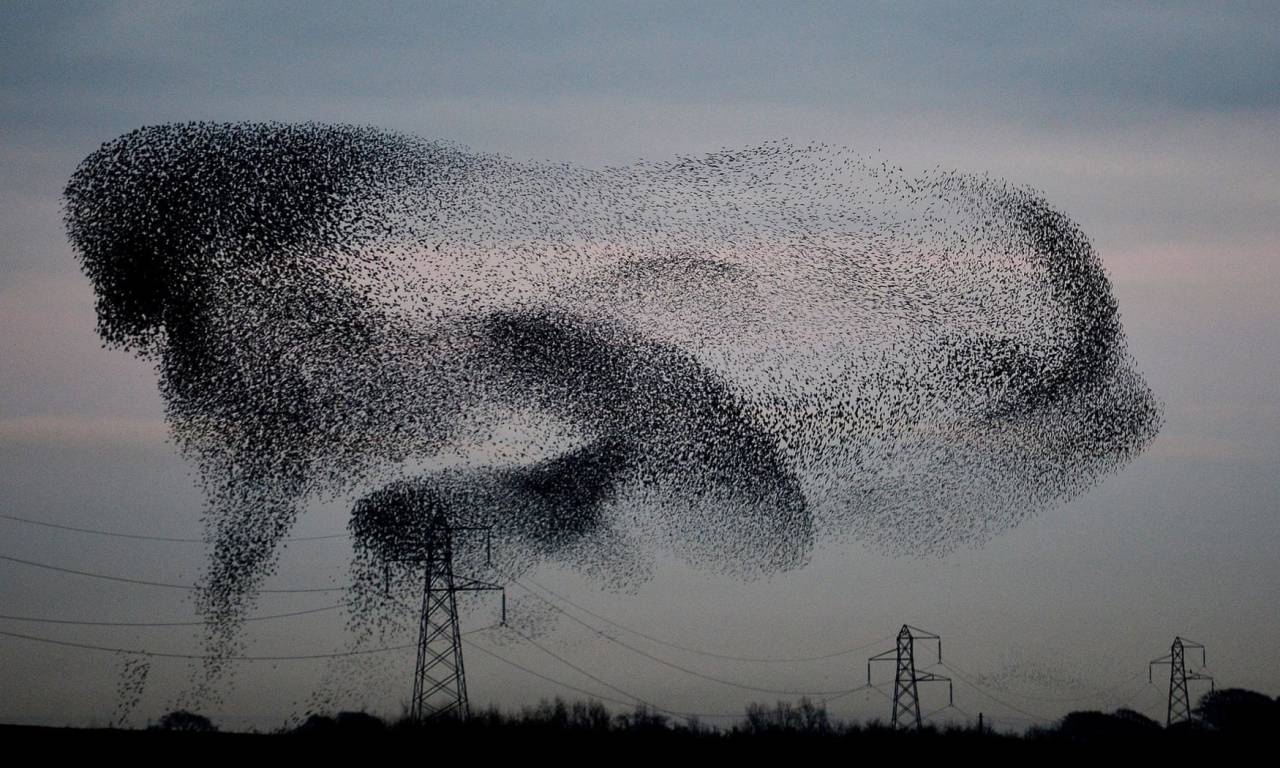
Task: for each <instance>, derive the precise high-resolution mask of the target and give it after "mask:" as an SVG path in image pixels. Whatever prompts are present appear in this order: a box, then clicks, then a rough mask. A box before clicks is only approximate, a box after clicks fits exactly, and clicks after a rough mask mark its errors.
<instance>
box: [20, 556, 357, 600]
mask: <svg viewBox="0 0 1280 768" xmlns="http://www.w3.org/2000/svg"><path fill="white" fill-rule="evenodd" d="M0 560H5V561H8V562H10V563H18V564H20V565H26V566H30V567H32V568H43V569H45V570H48V571H57V572H58V573H69V574H73V575H75V576H86V577H88V578H91V579H103V580H105V581H117V582H121V583H124V584H138V585H141V586H145V587H162V588H164V589H181V590H185V591H188V592H194V591H196V590H197V588H196V587H194V586H192V585H190V584H173V583H171V582H164V581H146V580H144V579H129V578H125V577H123V576H108V575H107V574H103V573H92V572H90V571H78V570H76V569H74V568H63V567H61V566H57V565H49V564H48V563H38V562H35V561H34V560H23V559H21V558H17V557H9V556H8V555H0ZM345 589H346V588H345V587H316V588H312V589H260V590H258V592H259V593H264V594H303V593H314V592H342V591H344V590H345Z"/></svg>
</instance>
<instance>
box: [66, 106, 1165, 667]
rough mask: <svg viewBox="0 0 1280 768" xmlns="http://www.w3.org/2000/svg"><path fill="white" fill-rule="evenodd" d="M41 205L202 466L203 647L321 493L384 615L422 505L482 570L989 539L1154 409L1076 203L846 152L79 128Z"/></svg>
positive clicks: (353, 132) (1144, 425) (224, 649)
mask: <svg viewBox="0 0 1280 768" xmlns="http://www.w3.org/2000/svg"><path fill="white" fill-rule="evenodd" d="M65 209H66V222H67V230H68V233H69V237H70V239H71V242H72V243H73V245H74V247H75V248H76V250H77V252H78V255H79V258H80V263H81V266H82V268H83V271H84V273H85V275H86V276H87V277H88V279H89V280H90V281H91V282H92V285H93V288H94V290H95V292H96V299H97V314H98V332H99V334H100V335H101V337H102V338H103V340H104V341H105V342H107V343H108V344H111V345H115V346H118V347H121V348H124V349H126V350H130V351H132V352H135V353H137V354H139V355H142V356H144V357H146V358H147V359H150V360H153V361H154V362H155V364H156V369H157V372H158V377H159V386H160V389H161V392H162V394H163V396H164V399H165V403H166V405H167V417H168V420H169V423H170V425H171V427H172V431H173V435H174V438H175V440H176V443H177V445H178V447H179V449H180V450H181V451H182V452H183V454H184V455H185V456H187V457H189V458H190V459H191V460H192V461H193V463H194V464H195V465H196V466H197V467H198V468H199V475H200V478H201V482H202V485H203V489H204V491H205V493H206V496H207V500H208V504H207V510H206V516H205V522H206V527H207V531H208V534H207V536H208V540H209V543H210V563H209V567H208V572H207V575H206V577H205V578H204V580H203V581H202V585H201V586H202V589H201V592H200V594H201V600H200V603H201V604H200V608H201V610H202V612H203V613H204V615H205V616H206V618H208V619H209V620H210V622H211V624H212V626H213V627H214V629H213V630H212V632H211V640H210V647H211V648H212V649H214V650H215V651H216V652H215V653H214V655H215V656H216V655H217V653H229V652H230V651H231V650H232V649H234V648H235V647H236V643H237V642H238V641H237V637H238V627H239V623H240V619H241V618H243V616H244V614H245V611H246V609H247V607H248V606H250V605H251V604H252V603H253V598H254V595H255V594H256V593H257V590H259V589H260V588H261V586H262V583H263V580H264V579H265V578H266V576H267V575H269V574H270V573H271V572H272V570H273V568H274V567H275V563H276V556H277V552H278V549H279V546H280V544H281V542H282V540H283V539H284V538H285V537H286V536H287V534H288V533H289V531H290V528H291V526H292V525H293V524H294V522H295V520H296V518H297V517H298V515H299V513H300V512H301V511H302V510H304V509H305V508H306V505H307V504H308V503H310V502H313V501H316V500H335V499H337V500H355V501H354V504H353V516H352V533H353V537H354V539H355V544H356V553H357V556H356V563H355V566H354V567H353V576H354V579H353V581H354V587H353V589H354V590H355V591H356V592H357V593H358V594H359V595H364V596H365V597H366V598H367V599H363V600H357V602H358V603H360V604H361V605H364V606H365V607H366V608H367V611H366V613H368V614H369V615H368V616H366V619H367V620H369V621H375V620H376V618H373V617H374V616H376V614H377V613H378V612H379V611H384V610H390V607H389V606H390V605H391V603H390V602H388V601H383V600H380V599H378V598H377V597H376V595H377V594H378V593H379V590H381V588H382V584H383V583H384V580H385V579H386V578H387V572H388V571H389V570H396V572H397V573H398V574H399V576H398V578H409V572H408V569H410V568H412V565H410V564H408V562H407V561H406V560H405V558H404V557H403V556H402V555H403V552H404V549H405V548H406V547H412V546H413V545H414V543H415V542H418V541H420V539H419V538H418V537H420V535H421V532H422V530H423V526H424V525H425V524H427V522H428V521H429V519H430V518H431V517H432V516H433V515H435V514H436V513H438V512H443V513H444V514H445V515H447V517H448V519H449V520H451V521H453V522H455V523H456V524H457V525H460V526H462V525H475V526H489V527H491V529H492V535H493V537H494V546H493V547H492V550H491V553H492V555H493V556H494V557H495V560H494V562H493V563H492V567H493V569H494V570H495V571H496V572H498V573H500V574H502V575H503V576H504V577H507V578H512V577H515V576H518V575H519V574H520V573H523V572H525V571H527V570H528V569H530V568H532V567H534V566H536V565H537V564H539V563H542V562H548V561H554V562H556V563H559V564H563V565H566V566H569V567H573V568H577V569H580V570H582V571H583V572H586V573H589V574H591V575H593V576H594V577H596V578H598V579H600V580H602V581H604V582H608V583H613V584H625V583H628V582H632V581H634V580H635V579H642V578H644V574H645V572H646V569H648V568H651V566H652V562H653V555H654V553H655V552H657V551H659V550H662V551H666V552H668V553H671V554H673V555H675V556H677V557H681V558H684V559H685V560H687V561H688V562H690V563H693V564H694V565H696V566H698V567H701V568H709V569H717V570H721V571H726V572H730V573H733V574H739V575H741V576H743V577H750V576H758V575H761V574H768V573H773V572H777V571H780V570H784V569H789V568H795V567H797V566H800V565H802V564H803V563H804V562H805V561H806V559H807V558H808V557H809V556H810V554H811V553H812V551H813V550H814V548H815V546H818V545H819V544H821V543H823V542H835V543H841V542H848V541H851V540H855V539H856V540H860V541H862V542H865V543H867V544H868V545H870V546H873V547H878V548H881V549H884V550H888V551H893V552H916V553H919V552H928V553H939V552H945V551H947V550H950V549H952V548H954V547H956V546H959V545H968V544H975V543H980V542H982V541H984V540H986V539H988V538H990V537H991V536H993V535H995V534H997V533H998V532H1000V531H1001V530H1004V529H1007V528H1008V527H1009V526H1012V525H1014V524H1016V523H1018V522H1019V521H1020V520H1022V519H1024V518H1026V517H1027V516H1028V515H1032V514H1034V513H1036V512H1037V511H1039V510H1043V509H1045V508H1048V507H1050V506H1052V505H1054V504H1056V503H1060V502H1062V501H1063V500H1066V499H1069V498H1071V497H1073V496H1075V495H1077V494H1079V493H1080V492H1082V491H1083V490H1085V489H1086V488H1088V487H1089V486H1090V485H1091V484H1093V483H1095V482H1097V480H1098V479H1099V478H1100V477H1101V476H1103V475H1104V474H1105V473H1107V472H1109V471H1111V470H1113V469H1114V468H1116V467H1117V466H1119V465H1121V464H1123V463H1124V462H1125V461H1127V460H1128V459H1130V458H1131V457H1133V456H1134V455H1135V454H1136V453H1137V452H1138V451H1140V450H1141V449H1142V448H1143V447H1144V446H1145V445H1146V444H1147V443H1148V442H1149V441H1150V440H1151V439H1152V438H1153V437H1154V435H1155V434H1156V431H1157V430H1158V428H1159V424H1160V410H1159V407H1158V404H1157V403H1156V401H1155V400H1154V398H1153V397H1152V395H1151V393H1150V391H1149V389H1148V388H1147V386H1146V384H1145V383H1144V381H1143V379H1142V377H1141V375H1140V374H1139V373H1138V372H1137V371H1136V370H1135V369H1134V366H1133V364H1132V361H1131V359H1130V357H1129V356H1128V354H1127V352H1126V349H1125V342H1124V337H1123V331H1122V328H1121V324H1120V320H1119V316H1118V313H1117V307H1116V303H1115V300H1114V298H1113V297H1112V294H1111V291H1110V286H1109V283H1108V280H1107V277H1106V274H1105V272H1104V270H1103V267H1102V265H1101V263H1100V261H1099V258H1098V256H1097V254H1096V253H1095V251H1094V249H1093V248H1092V247H1091V245H1090V243H1089V241H1088V240H1087V238H1086V237H1085V236H1084V234H1083V233H1081V231H1080V230H1079V229H1078V228H1077V226H1076V225H1075V224H1074V223H1072V221H1071V220H1069V219H1068V218H1067V217H1066V216H1064V215H1063V214H1061V213H1059V212H1058V211H1056V210H1054V209H1053V208H1051V207H1050V206H1049V205H1048V204H1047V203H1046V202H1045V201H1044V200H1043V199H1042V197H1041V196H1040V195H1039V194H1037V193H1036V192H1034V191H1031V190H1028V189H1025V188H1021V187H1017V186H1012V185H1009V184H1007V183H1004V182H1001V181H998V180H993V179H990V178H986V177H976V176H972V175H965V174H961V173H956V172H948V171H943V170H938V169H935V170H932V171H929V172H926V173H923V174H921V175H918V176H912V175H909V174H907V173H905V172H904V171H902V170H901V169H899V168H896V167H893V166H890V165H888V164H886V163H884V162H880V161H878V160H877V159H876V158H874V157H867V156H863V155H859V154H857V153H855V152H852V151H850V150H847V149H843V148H840V147H834V146H828V145H824V144H810V145H804V146H798V145H793V144H791V143H788V142H786V141H777V142H769V143H765V144H762V145H760V146H756V147H750V148H745V149H726V150H722V151H719V152H714V153H710V154H706V155H700V156H688V157H677V158H675V159H672V160H666V161H661V162H649V161H642V162H637V163H635V164H632V165H627V166H620V167H606V168H602V169H588V168H582V167H577V166H574V165H569V164H557V163H548V162H523V161H517V160H513V159H509V158H506V157H502V156H497V155H491V154H482V153H477V152H472V151H469V150H467V149H465V148H462V147H459V146H456V145H453V144H449V143H443V142H438V141H426V140H421V139H417V138H413V137H409V136H405V135H400V134H396V133H390V132H386V131H382V130H377V129H373V128H363V127H349V126H331V125H320V124H246V123H237V124H210V123H188V124H172V125H162V126H157V127H148V128H143V129H140V130H137V131H134V132H132V133H129V134H126V135H124V136H122V137H120V138H118V139H116V140H114V141H111V142H109V143H107V144H105V145H103V146H102V147H101V148H100V149H99V150H97V151H96V152H94V153H93V154H91V155H90V156H89V157H88V158H87V159H85V160H84V161H83V163H82V164H81V166H80V167H79V168H78V169H77V170H76V171H75V174H74V175H73V177H72V178H71V180H70V181H69V183H68V185H67V187H66V193H65ZM465 538H466V537H460V541H459V544H458V548H457V551H456V552H455V558H456V559H457V560H458V565H457V567H458V568H459V569H460V570H466V569H468V568H471V567H480V566H482V565H483V563H482V558H483V557H484V552H483V548H482V547H481V546H480V545H479V544H477V543H474V542H472V543H465V542H464V541H463V539H465ZM409 580H410V581H412V579H411V578H410V579H409Z"/></svg>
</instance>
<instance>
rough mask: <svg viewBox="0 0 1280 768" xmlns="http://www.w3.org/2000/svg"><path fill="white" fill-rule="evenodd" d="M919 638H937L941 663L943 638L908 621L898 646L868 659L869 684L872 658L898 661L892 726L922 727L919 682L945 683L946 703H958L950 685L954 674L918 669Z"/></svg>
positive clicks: (894, 685)
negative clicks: (944, 674) (941, 673)
mask: <svg viewBox="0 0 1280 768" xmlns="http://www.w3.org/2000/svg"><path fill="white" fill-rule="evenodd" d="M913 630H914V634H913V633H912V632H913ZM916 640H936V641H938V663H939V664H941V663H942V638H941V637H939V636H938V635H935V634H933V633H932V632H926V631H925V630H923V629H919V628H918V627H913V626H911V625H909V624H903V625H902V630H901V631H900V632H898V647H897V648H894V649H892V650H888V651H885V652H884V653H877V654H876V655H875V656H872V657H870V658H868V659H867V685H871V662H873V661H890V660H891V659H892V660H894V661H896V662H897V666H898V671H897V674H896V675H895V677H894V684H893V715H892V717H891V718H890V720H889V722H890V725H891V726H892V727H893V728H898V727H899V726H900V725H901V726H902V727H904V728H909V727H911V726H912V724H914V726H915V727H916V728H919V727H920V690H919V684H920V683H946V684H947V703H948V705H950V704H954V703H955V691H954V689H953V688H952V685H951V678H949V677H943V676H942V675H935V674H933V673H932V672H916V652H915V642H916Z"/></svg>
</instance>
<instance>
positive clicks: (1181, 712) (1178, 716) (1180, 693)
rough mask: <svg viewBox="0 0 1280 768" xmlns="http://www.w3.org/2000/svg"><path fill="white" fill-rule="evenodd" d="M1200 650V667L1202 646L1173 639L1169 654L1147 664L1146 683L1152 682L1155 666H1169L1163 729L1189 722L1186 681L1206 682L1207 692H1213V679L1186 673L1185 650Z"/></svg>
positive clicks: (1202, 665) (1189, 708) (1202, 662)
mask: <svg viewBox="0 0 1280 768" xmlns="http://www.w3.org/2000/svg"><path fill="white" fill-rule="evenodd" d="M1188 648H1192V649H1195V648H1199V649H1200V666H1201V668H1203V667H1204V665H1205V650H1204V646H1203V645H1202V644H1200V643H1197V642H1195V641H1194V640H1186V639H1183V638H1182V637H1175V638H1173V647H1171V648H1170V649H1169V653H1168V654H1166V655H1164V656H1161V657H1160V658H1158V659H1154V660H1152V661H1151V662H1150V663H1149V664H1147V682H1152V676H1151V670H1152V669H1153V668H1154V667H1155V666H1156V665H1157V664H1168V665H1169V709H1168V714H1167V715H1166V717H1165V723H1164V724H1165V727H1168V726H1171V725H1173V724H1174V723H1187V722H1191V697H1190V696H1189V695H1188V694H1187V681H1188V680H1208V681H1209V690H1210V691H1213V677H1211V676H1210V675H1205V674H1202V673H1200V672H1187V663H1186V649H1188Z"/></svg>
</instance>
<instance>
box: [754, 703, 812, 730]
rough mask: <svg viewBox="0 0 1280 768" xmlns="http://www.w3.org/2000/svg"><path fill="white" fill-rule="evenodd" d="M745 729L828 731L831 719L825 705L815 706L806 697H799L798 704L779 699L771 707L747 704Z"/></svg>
mask: <svg viewBox="0 0 1280 768" xmlns="http://www.w3.org/2000/svg"><path fill="white" fill-rule="evenodd" d="M745 730H746V731H747V732H748V733H770V732H777V731H792V732H798V733H828V732H830V730H831V720H830V718H829V717H828V716H827V710H826V707H822V706H817V705H815V704H814V703H813V702H812V701H810V700H809V699H808V698H802V699H800V702H799V703H798V704H792V703H791V702H789V701H779V702H778V703H777V704H776V705H774V706H773V707H769V706H766V705H763V704H748V705H747V721H746V727H745Z"/></svg>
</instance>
